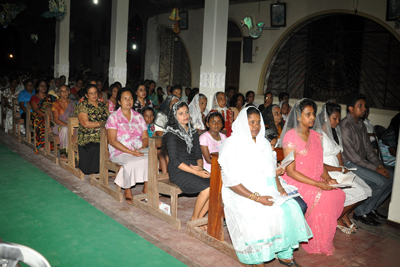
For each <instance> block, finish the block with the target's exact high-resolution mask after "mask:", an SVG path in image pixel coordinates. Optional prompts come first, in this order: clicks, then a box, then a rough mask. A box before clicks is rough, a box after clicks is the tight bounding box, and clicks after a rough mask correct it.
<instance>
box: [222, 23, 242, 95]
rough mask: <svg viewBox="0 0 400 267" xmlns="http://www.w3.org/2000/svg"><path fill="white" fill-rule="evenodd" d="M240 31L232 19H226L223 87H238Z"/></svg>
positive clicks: (240, 46) (240, 48) (240, 47)
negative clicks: (226, 31) (226, 32)
mask: <svg viewBox="0 0 400 267" xmlns="http://www.w3.org/2000/svg"><path fill="white" fill-rule="evenodd" d="M242 36H243V35H242V31H241V28H240V27H239V26H238V24H237V23H236V22H235V21H233V20H231V19H230V20H228V34H227V37H228V39H227V45H226V64H225V66H226V74H225V87H226V88H228V87H229V86H234V87H235V88H238V87H239V82H240V80H239V78H240V58H241V57H240V56H241V50H242V40H243V38H242Z"/></svg>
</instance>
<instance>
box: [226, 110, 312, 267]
mask: <svg viewBox="0 0 400 267" xmlns="http://www.w3.org/2000/svg"><path fill="white" fill-rule="evenodd" d="M263 125H264V122H263V121H262V118H261V116H260V112H259V111H258V109H257V108H254V107H247V108H245V109H244V110H243V111H242V112H241V113H240V114H239V116H238V118H237V120H236V121H235V122H234V123H233V133H232V136H231V137H230V138H228V139H227V140H225V141H224V143H223V144H222V146H221V148H220V151H219V159H218V162H219V164H220V165H221V169H222V181H223V186H222V199H223V202H224V210H225V218H226V223H227V226H228V231H229V233H230V236H231V239H232V243H233V246H234V248H235V250H236V254H237V256H238V258H239V260H240V262H242V263H245V264H251V265H253V266H264V262H267V261H270V260H273V259H274V258H275V254H277V257H278V260H279V263H281V264H283V265H286V266H298V265H297V263H296V261H295V260H294V259H293V251H294V249H296V248H298V247H299V243H300V242H307V241H308V239H309V238H311V237H312V233H311V230H310V228H309V227H308V225H307V223H306V221H305V219H304V216H303V213H302V210H301V209H300V206H299V205H298V204H297V202H296V201H294V200H293V199H291V198H289V197H287V196H283V195H284V191H282V193H281V192H279V191H278V186H279V187H280V184H278V183H277V178H276V177H277V175H279V174H282V172H284V170H282V169H281V170H276V167H275V161H274V158H273V154H272V149H271V145H270V144H269V142H268V141H267V140H266V139H265V138H264V135H265V129H264V127H263ZM239 151H240V152H239ZM279 200H281V201H279ZM282 202H283V203H282ZM278 203H279V204H278Z"/></svg>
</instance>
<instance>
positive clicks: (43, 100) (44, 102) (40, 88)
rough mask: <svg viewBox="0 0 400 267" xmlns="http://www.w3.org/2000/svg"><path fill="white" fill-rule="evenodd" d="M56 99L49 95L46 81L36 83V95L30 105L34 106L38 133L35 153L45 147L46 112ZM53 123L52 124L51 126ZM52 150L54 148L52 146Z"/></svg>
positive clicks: (34, 120) (33, 115)
mask: <svg viewBox="0 0 400 267" xmlns="http://www.w3.org/2000/svg"><path fill="white" fill-rule="evenodd" d="M55 100H56V98H55V97H54V96H52V95H49V94H47V84H46V81H45V80H38V81H37V83H36V94H35V95H34V96H32V97H31V100H30V101H29V103H30V104H31V106H32V110H33V112H32V115H31V119H32V120H33V125H34V127H35V133H36V150H35V153H36V154H38V153H39V149H40V148H42V147H43V146H44V131H45V128H44V127H45V121H44V117H45V112H46V108H47V107H52V104H53V102H54V101H55ZM51 124H52V123H50V126H51ZM51 150H53V146H52V145H51Z"/></svg>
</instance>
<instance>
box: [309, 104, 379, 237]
mask: <svg viewBox="0 0 400 267" xmlns="http://www.w3.org/2000/svg"><path fill="white" fill-rule="evenodd" d="M341 111H342V108H341V107H340V105H338V104H335V103H328V104H325V105H324V106H323V107H322V111H321V112H320V113H319V114H318V115H317V118H316V123H315V125H314V130H315V131H316V132H317V133H319V134H322V147H323V150H324V165H325V168H326V170H327V171H328V173H329V175H330V176H331V177H332V178H333V179H336V180H338V182H340V179H339V178H340V175H341V173H343V174H345V173H348V172H350V171H349V170H348V169H346V168H345V167H343V166H344V164H343V159H342V152H343V145H342V144H343V141H342V134H341V131H340V127H339V120H340V113H341ZM343 192H344V193H345V194H346V200H345V202H344V209H343V212H342V215H341V216H340V218H339V219H338V222H337V224H338V225H337V228H339V230H340V231H342V232H343V233H345V234H352V233H355V231H356V230H357V226H356V225H355V224H354V223H352V222H351V221H350V219H349V217H348V215H349V213H350V212H351V211H353V210H354V209H355V208H356V207H357V206H358V205H359V204H361V202H362V201H364V200H365V199H366V198H368V197H370V196H371V195H372V190H371V188H370V187H369V186H368V185H367V184H366V183H365V182H364V181H363V180H362V179H361V178H359V177H358V176H356V178H355V179H354V181H353V187H349V188H343Z"/></svg>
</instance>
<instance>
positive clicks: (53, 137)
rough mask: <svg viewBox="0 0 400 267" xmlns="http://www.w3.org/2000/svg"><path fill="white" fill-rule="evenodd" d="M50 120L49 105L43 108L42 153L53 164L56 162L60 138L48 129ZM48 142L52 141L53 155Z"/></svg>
mask: <svg viewBox="0 0 400 267" xmlns="http://www.w3.org/2000/svg"><path fill="white" fill-rule="evenodd" d="M50 120H51V107H47V108H46V110H45V117H44V121H45V129H44V155H45V157H46V158H48V159H50V160H51V161H53V162H54V163H55V164H58V161H59V159H58V155H57V151H58V149H57V148H58V144H59V143H60V139H59V138H58V135H56V134H53V133H52V131H51V129H50ZM50 143H53V147H54V150H53V155H52V154H51V151H50V148H51V145H50Z"/></svg>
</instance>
